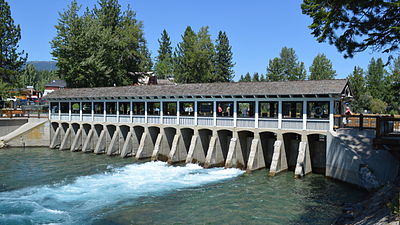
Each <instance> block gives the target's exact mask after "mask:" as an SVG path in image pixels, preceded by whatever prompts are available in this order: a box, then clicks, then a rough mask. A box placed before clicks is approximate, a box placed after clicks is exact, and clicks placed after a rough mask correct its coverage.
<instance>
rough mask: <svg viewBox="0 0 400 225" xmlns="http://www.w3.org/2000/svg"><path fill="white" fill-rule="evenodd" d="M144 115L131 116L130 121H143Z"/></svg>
mask: <svg viewBox="0 0 400 225" xmlns="http://www.w3.org/2000/svg"><path fill="white" fill-rule="evenodd" d="M144 119H145V117H144V116H133V117H132V123H144Z"/></svg>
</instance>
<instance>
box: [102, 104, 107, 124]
mask: <svg viewBox="0 0 400 225" xmlns="http://www.w3.org/2000/svg"><path fill="white" fill-rule="evenodd" d="M103 112H104V115H103V116H104V117H103V122H106V120H107V119H106V117H107V109H106V102H104V103H103Z"/></svg>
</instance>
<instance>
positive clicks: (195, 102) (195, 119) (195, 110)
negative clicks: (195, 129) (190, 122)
mask: <svg viewBox="0 0 400 225" xmlns="http://www.w3.org/2000/svg"><path fill="white" fill-rule="evenodd" d="M193 111H194V125H195V126H197V101H194V110H193Z"/></svg>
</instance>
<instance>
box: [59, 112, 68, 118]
mask: <svg viewBox="0 0 400 225" xmlns="http://www.w3.org/2000/svg"><path fill="white" fill-rule="evenodd" d="M60 120H69V114H68V113H61V118H60Z"/></svg>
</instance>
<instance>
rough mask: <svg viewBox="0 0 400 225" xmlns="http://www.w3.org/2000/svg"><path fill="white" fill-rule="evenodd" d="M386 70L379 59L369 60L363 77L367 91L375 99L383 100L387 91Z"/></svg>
mask: <svg viewBox="0 0 400 225" xmlns="http://www.w3.org/2000/svg"><path fill="white" fill-rule="evenodd" d="M386 73H387V72H386V70H385V68H384V64H383V61H382V59H381V58H378V59H377V60H375V59H374V58H372V59H371V61H370V62H369V65H368V71H367V74H366V76H365V79H366V86H367V90H368V91H369V92H370V93H371V95H372V97H373V98H375V99H380V100H384V98H385V96H386V91H387V83H386V80H385V76H386Z"/></svg>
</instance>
